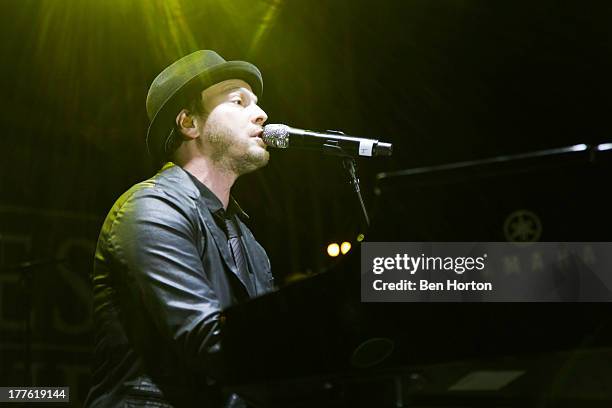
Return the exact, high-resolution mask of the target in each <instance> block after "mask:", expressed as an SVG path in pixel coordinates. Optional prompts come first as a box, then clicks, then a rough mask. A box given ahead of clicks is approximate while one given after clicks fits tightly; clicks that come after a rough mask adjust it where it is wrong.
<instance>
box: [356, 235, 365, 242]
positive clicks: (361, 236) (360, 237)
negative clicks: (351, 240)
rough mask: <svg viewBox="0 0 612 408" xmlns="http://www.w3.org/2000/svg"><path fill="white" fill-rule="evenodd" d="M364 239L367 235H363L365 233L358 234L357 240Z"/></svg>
mask: <svg viewBox="0 0 612 408" xmlns="http://www.w3.org/2000/svg"><path fill="white" fill-rule="evenodd" d="M364 239H365V235H363V234H359V235H357V242H361V241H363V240H364Z"/></svg>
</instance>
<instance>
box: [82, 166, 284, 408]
mask: <svg viewBox="0 0 612 408" xmlns="http://www.w3.org/2000/svg"><path fill="white" fill-rule="evenodd" d="M240 211H241V210H240ZM238 225H239V228H240V229H241V231H242V237H243V243H244V247H245V250H246V255H247V258H248V262H249V269H250V270H251V271H252V272H253V280H254V286H255V291H256V293H248V291H247V287H246V286H245V285H244V284H243V283H242V282H241V281H240V278H239V274H238V273H237V271H236V267H235V264H234V262H233V258H232V255H231V253H230V251H229V248H228V245H227V238H226V235H225V233H224V231H223V230H221V229H220V228H219V227H218V226H217V224H216V223H215V221H214V219H213V216H212V214H211V212H210V209H209V208H208V206H207V202H206V200H205V198H204V197H202V194H201V193H200V191H199V189H198V188H197V187H196V185H194V182H193V181H192V180H191V178H190V176H189V175H188V174H187V173H186V172H185V170H183V169H182V168H180V167H178V166H175V165H172V164H169V165H167V166H165V167H164V168H163V169H162V170H161V171H160V172H159V173H158V174H157V175H155V176H154V177H153V178H151V179H149V180H147V181H144V182H142V183H139V184H137V185H135V186H134V187H132V188H131V189H130V190H128V191H127V192H126V193H124V194H123V195H122V196H121V197H120V198H119V199H118V200H117V202H116V203H115V205H114V206H113V208H112V209H111V211H110V212H109V214H108V216H107V218H106V220H105V222H104V225H103V227H102V230H101V232H100V237H99V240H98V245H97V248H96V255H95V260H94V272H93V284H94V324H95V336H96V339H95V343H96V344H95V345H96V348H95V355H94V364H93V366H94V367H93V369H94V371H93V379H92V380H93V381H92V388H91V390H90V393H89V395H88V397H87V402H86V406H89V407H105V408H107V407H131V406H138V407H149V406H151V407H152V406H155V407H171V406H174V407H183V406H188V407H220V406H242V405H243V403H241V401H240V400H239V399H238V398H236V396H235V395H227V394H224V393H223V392H222V391H221V389H220V387H219V386H218V384H217V383H216V380H215V377H216V376H217V374H218V373H220V372H222V370H223V364H222V362H223V356H222V354H223V350H221V348H220V346H219V340H220V336H221V335H222V333H223V330H222V323H221V322H220V318H219V317H220V311H221V310H222V309H223V308H226V307H228V306H230V305H231V304H234V303H236V302H238V301H241V300H244V299H248V298H249V297H252V296H255V295H257V294H262V293H264V292H268V291H270V290H272V288H273V279H272V275H271V273H270V262H269V260H268V257H267V255H266V253H265V251H264V249H263V248H262V247H261V246H260V245H259V243H257V241H256V240H255V238H254V237H253V235H252V233H251V231H249V229H248V228H247V227H246V226H245V225H244V223H242V221H240V220H239V221H238ZM245 342H248V339H245ZM228 401H229V402H228Z"/></svg>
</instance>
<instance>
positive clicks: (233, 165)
mask: <svg viewBox="0 0 612 408" xmlns="http://www.w3.org/2000/svg"><path fill="white" fill-rule="evenodd" d="M202 99H203V105H204V118H203V119H204V123H203V124H202V126H201V129H200V134H201V137H200V145H201V148H202V153H203V154H204V155H206V156H207V157H209V158H210V159H211V160H213V161H214V162H216V163H218V164H220V165H222V166H223V167H225V168H227V169H228V170H231V171H233V172H234V173H236V175H238V176H240V175H241V174H245V173H248V172H251V171H253V170H256V169H258V168H260V167H263V166H265V165H266V164H267V163H268V159H269V157H270V154H269V153H268V151H267V150H266V145H265V144H264V142H263V140H262V139H261V133H262V127H263V124H264V122H265V121H266V120H267V119H268V116H267V115H266V113H265V112H264V111H263V110H262V109H261V108H260V107H259V106H257V97H256V96H255V94H253V92H252V90H251V87H250V86H249V84H247V83H246V82H244V81H243V80H240V79H230V80H227V81H223V82H219V83H218V84H215V85H213V86H211V87H209V88H206V89H205V90H204V91H202Z"/></svg>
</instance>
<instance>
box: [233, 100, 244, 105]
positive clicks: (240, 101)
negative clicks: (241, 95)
mask: <svg viewBox="0 0 612 408" xmlns="http://www.w3.org/2000/svg"><path fill="white" fill-rule="evenodd" d="M232 103H235V104H237V105H242V99H234V100H233V101H232Z"/></svg>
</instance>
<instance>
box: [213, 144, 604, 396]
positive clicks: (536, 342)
mask: <svg viewBox="0 0 612 408" xmlns="http://www.w3.org/2000/svg"><path fill="white" fill-rule="evenodd" d="M611 147H612V145H611ZM602 152H603V151H602ZM607 153H609V152H607ZM568 159H569V160H568ZM510 161H512V163H510ZM559 163H562V164H563V166H561V170H560V167H559ZM608 163H609V162H608ZM536 164H537V165H536ZM548 164H550V165H548ZM568 166H578V169H579V171H581V172H582V173H581V176H580V177H579V178H577V179H570V178H568V179H567V180H565V182H563V180H561V181H559V180H557V183H556V184H560V185H561V186H565V187H567V186H568V183H570V182H572V183H579V184H581V185H583V186H586V188H590V187H592V186H594V185H595V186H601V183H605V179H606V177H603V176H602V173H601V171H602V170H601V169H602V164H601V162H595V161H593V151H588V149H582V150H580V149H573V150H572V149H570V150H558V151H555V152H552V153H551V154H550V155H548V156H546V155H543V156H542V155H540V156H539V157H536V156H529V155H527V156H522V157H517V158H512V160H492V161H489V162H480V163H472V164H468V165H466V166H463V167H464V168H463V169H461V168H459V167H461V166H459V167H455V168H454V169H453V168H451V169H452V170H453V171H451V172H450V173H451V174H452V175H453V177H454V179H453V180H451V181H448V179H446V180H447V182H446V184H445V185H444V187H443V188H446V189H447V190H448V189H452V188H456V189H457V190H458V191H459V190H461V191H465V190H466V188H465V183H466V180H474V178H473V177H468V176H463V177H462V176H461V171H466V172H468V173H467V174H468V175H469V174H470V173H469V172H472V173H471V174H474V173H477V174H478V178H477V182H478V183H480V184H481V185H480V186H479V187H478V191H479V192H480V194H479V195H477V196H476V199H477V200H478V203H482V202H483V195H484V194H486V191H487V190H486V188H487V187H486V186H487V183H489V184H488V185H489V186H491V187H490V189H489V190H490V191H491V190H495V189H496V188H498V187H499V180H501V179H502V178H503V177H506V178H512V177H514V178H516V177H523V178H524V180H536V181H537V182H538V183H542V178H541V177H539V176H538V175H540V176H542V175H543V174H544V175H546V174H549V175H552V176H553V177H555V175H557V176H556V177H558V175H559V174H570V173H569V170H568ZM555 168H556V170H555ZM603 168H604V169H605V170H606V173H605V174H607V175H609V173H610V172H609V168H610V167H609V166H608V167H605V166H604V167H603ZM529 169H532V170H529ZM534 172H535V173H534ZM562 172H565V173H562ZM584 172H587V174H591V176H592V177H589V178H588V179H584V177H585V176H584ZM589 172H591V173H589ZM425 173H427V172H423V171H412V172H408V173H407V174H396V175H385V176H384V177H382V178H381V185H380V187H381V190H382V191H383V192H384V194H383V197H388V195H389V194H393V191H395V193H396V194H397V189H398V188H399V189H401V188H403V186H406V183H408V184H410V183H411V182H412V181H414V182H418V184H417V185H418V186H419V188H420V189H421V190H422V191H426V190H427V188H429V187H428V186H433V187H432V191H435V192H436V194H439V191H440V188H439V186H440V182H441V181H440V180H441V179H440V176H439V175H440V174H442V175H444V174H446V173H445V169H444V168H437V169H433V170H432V171H429V172H428V174H429V175H430V176H431V177H432V180H430V181H431V182H428V181H427V180H426V179H425V177H427V175H426V174H425ZM463 174H464V175H465V174H466V173H463ZM572 174H574V173H572ZM487 175H490V177H489V179H487ZM542 177H544V176H542ZM597 177H599V178H597ZM443 179H444V178H443ZM608 180H609V179H608ZM461 183H464V184H463V185H461ZM512 183H516V180H515V181H513V182H512ZM442 184H444V183H442ZM556 184H554V183H548V184H546V183H544V184H540V186H541V185H548V186H551V185H556ZM608 185H609V183H608ZM398 186H399V187H398ZM513 186H515V187H516V186H517V184H513ZM528 186H529V185H528V184H523V191H526V189H528V188H529V187H528ZM533 188H534V191H536V190H537V189H536V188H535V187H533ZM394 189H395V190H394ZM495 191H496V190H495ZM537 191H540V190H537ZM587 193H588V194H590V196H589V199H592V195H594V194H595V191H592V190H589V191H587ZM551 194H552V193H550V192H549V193H546V192H541V193H540V195H541V196H543V197H547V198H548V199H551ZM559 194H561V196H563V197H566V196H568V195H571V194H570V192H568V191H567V190H566V189H562V190H561V191H560V192H559ZM585 194H586V193H585ZM517 196H518V195H517V194H513V195H512V197H514V198H513V199H515V200H516V199H517ZM454 197H455V200H456V201H455V203H457V200H458V198H457V197H458V196H457V195H455V196H454ZM529 197H532V198H533V197H534V196H533V195H531V196H528V195H523V196H522V197H519V198H520V199H521V200H523V202H521V203H519V204H520V205H521V206H522V205H524V204H528V203H526V202H525V200H528V199H529ZM421 198H422V200H423V206H422V208H421V209H419V211H420V212H419V213H418V217H417V216H415V218H414V220H417V221H418V224H411V225H412V226H414V227H415V228H416V229H415V230H414V233H415V234H416V235H414V236H407V235H403V234H405V232H404V231H406V229H403V228H401V225H399V226H398V225H397V223H395V224H394V225H386V226H385V224H384V222H382V221H381V218H380V216H379V217H378V225H379V226H381V225H382V227H381V229H379V230H377V231H376V230H374V231H373V232H372V233H371V234H370V236H371V237H374V239H373V240H384V239H381V238H385V237H392V240H398V241H400V240H403V241H409V240H411V239H412V240H415V241H416V240H418V239H430V240H432V241H435V240H443V239H448V238H451V239H452V238H456V236H455V235H453V234H455V233H456V231H460V230H461V228H463V227H462V226H457V228H456V229H453V228H449V224H448V223H447V224H446V225H445V228H440V229H438V230H436V228H437V224H435V222H437V220H434V218H432V221H431V223H429V224H428V221H427V216H426V213H425V212H424V211H425V210H423V209H424V208H426V207H427V205H426V204H427V196H426V195H421ZM566 198H567V197H566ZM491 200H492V202H497V203H502V204H503V205H501V204H500V205H501V207H503V209H504V211H506V207H507V206H508V202H509V201H508V200H496V199H495V197H493V198H492V199H491ZM485 201H486V200H485ZM576 201H577V200H576ZM388 203H401V205H402V206H404V207H400V208H394V207H393V205H387V206H386V208H385V211H387V213H393V211H398V212H401V213H402V214H406V213H405V212H406V211H410V209H407V208H405V205H406V204H405V203H406V201H403V202H402V201H401V200H399V199H396V200H392V199H389V200H388ZM409 203H410V204H409V205H413V206H419V205H420V203H419V202H415V200H411V201H410V202H409ZM478 203H475V204H474V203H472V204H470V203H466V208H468V209H471V211H478V208H476V209H474V206H475V205H478ZM481 205H482V204H481ZM560 206H565V207H567V208H576V206H577V203H576V202H565V203H562V204H560ZM593 206H594V207H595V208H597V209H598V211H603V209H604V208H608V209H609V208H612V207H606V205H605V203H602V202H597V203H593ZM484 207H486V208H488V210H489V211H491V205H490V204H488V205H487V204H486V203H485V204H484ZM452 208H453V211H455V212H456V213H457V214H455V212H453V213H449V217H447V222H448V220H449V219H452V217H455V216H456V220H463V219H465V218H466V217H461V216H460V215H458V214H461V211H458V210H457V205H454V206H453V207H452ZM540 208H548V207H546V206H542V207H540ZM436 211H441V210H440V208H436ZM481 211H482V210H481ZM593 212H594V211H592V212H591V213H589V214H583V215H584V216H587V215H588V217H590V218H589V220H590V219H591V218H593V217H595V214H593ZM438 215H439V213H438ZM554 215H555V213H554V209H553V211H552V212H549V213H546V214H544V216H543V219H544V220H547V224H549V225H551V226H552V225H555V223H554V222H552V221H551V219H552V217H554ZM565 215H566V216H567V217H566V218H565V220H566V224H567V223H569V222H572V223H574V224H575V225H576V228H582V229H581V230H579V231H578V232H576V234H578V233H579V234H583V235H585V234H586V235H588V232H589V231H588V230H587V229H586V228H585V226H584V225H582V224H580V223H578V222H577V221H576V220H577V219H575V218H571V217H569V215H572V216H573V215H575V214H569V215H568V214H565ZM605 215H606V214H605V213H600V214H599V216H602V217H603V216H605ZM405 218H408V219H410V217H405ZM491 218H492V217H489V220H491ZM595 218H597V217H595ZM375 219H376V217H375ZM394 219H395V220H397V219H398V218H397V217H395V218H394ZM609 219H610V217H609V216H608V217H607V218H600V219H599V220H600V221H599V225H601V226H605V225H609ZM414 220H413V221H414ZM572 220H573V221H572ZM605 220H607V221H605ZM457 222H459V221H457ZM606 223H608V224H606ZM489 224H490V225H489ZM489 224H487V223H482V224H481V230H480V232H481V234H480V235H479V236H476V237H475V236H473V232H474V231H473V230H471V233H472V236H470V237H469V238H468V239H473V238H477V239H479V240H481V241H495V240H503V238H502V239H500V236H502V235H501V234H502V233H501V232H491V233H490V234H489V235H487V233H488V232H487V231H489V230H487V228H490V230H491V231H492V228H493V227H491V225H493V224H494V222H490V223H489ZM498 224H499V223H498ZM566 226H567V225H566ZM417 227H419V228H420V227H422V230H419V229H418V228H417ZM557 228H561V227H560V226H557ZM432 231H433V232H436V231H440V235H439V236H435V234H433V233H432ZM550 231H551V227H549V229H548V230H547V232H548V234H549V235H548V238H549V240H554V238H555V236H554V235H552V234H551V233H550ZM553 231H554V229H553ZM609 231H610V230H609V229H608V232H609ZM562 232H563V233H564V234H567V233H568V230H567V229H562ZM605 232H606V231H604V230H603V229H601V230H598V231H596V234H595V235H597V239H598V240H601V237H602V236H608V237H609V234H607V235H606V234H605ZM419 234H429V235H427V236H419ZM432 234H433V235H432ZM442 234H447V235H449V234H450V235H451V236H450V237H448V236H447V237H445V236H442ZM495 234H497V235H495ZM570 235H571V234H570ZM595 235H593V236H595ZM550 238H553V239H550ZM564 238H566V236H563V237H562V238H561V239H564ZM581 238H583V236H581ZM468 239H466V240H468ZM355 252H356V253H355V254H353V256H349V257H345V258H344V259H342V260H341V261H339V262H338V263H337V264H336V265H334V266H333V267H331V268H330V269H329V270H328V271H325V272H323V273H320V274H318V275H315V276H313V277H311V278H308V279H305V280H302V281H298V282H295V283H293V284H290V285H288V286H286V287H283V288H282V289H280V290H278V291H277V292H274V293H270V294H267V295H265V296H262V297H259V298H256V299H252V300H251V301H249V302H248V303H245V304H242V305H238V306H236V307H233V308H231V309H229V310H226V311H225V313H224V315H225V323H224V324H225V328H224V329H225V331H224V333H225V334H224V339H223V347H224V350H225V355H226V359H227V360H226V367H227V372H226V373H225V374H224V378H223V382H224V383H225V384H226V386H227V387H228V388H229V389H232V390H235V391H236V392H238V393H239V394H241V395H242V396H243V397H244V398H245V399H246V400H248V401H249V402H250V403H251V404H252V405H253V406H257V407H396V408H397V407H610V406H612V306H611V305H610V304H609V303H362V302H361V300H360V286H359V283H360V282H359V279H360V272H359V271H360V267H359V254H358V251H355ZM611 273H612V272H611ZM245 344H248V345H249V347H250V348H245Z"/></svg>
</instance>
